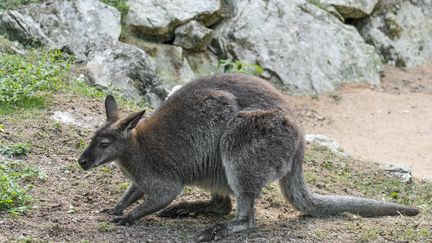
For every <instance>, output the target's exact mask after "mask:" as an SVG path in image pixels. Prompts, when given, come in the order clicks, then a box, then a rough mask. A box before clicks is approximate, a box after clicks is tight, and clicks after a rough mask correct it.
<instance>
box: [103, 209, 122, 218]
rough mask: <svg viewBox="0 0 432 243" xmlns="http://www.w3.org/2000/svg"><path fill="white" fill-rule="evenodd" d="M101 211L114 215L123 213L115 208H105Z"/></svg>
mask: <svg viewBox="0 0 432 243" xmlns="http://www.w3.org/2000/svg"><path fill="white" fill-rule="evenodd" d="M101 212H102V213H106V214H109V215H116V216H120V215H123V212H122V211H119V210H116V209H115V208H105V209H103V210H102V211H101Z"/></svg>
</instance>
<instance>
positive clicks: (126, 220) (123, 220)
mask: <svg viewBox="0 0 432 243" xmlns="http://www.w3.org/2000/svg"><path fill="white" fill-rule="evenodd" d="M134 222H135V220H133V219H131V218H130V217H128V216H121V217H117V218H114V219H113V220H111V223H115V224H116V225H124V226H131V225H133V224H134Z"/></svg>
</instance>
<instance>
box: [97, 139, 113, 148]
mask: <svg viewBox="0 0 432 243" xmlns="http://www.w3.org/2000/svg"><path fill="white" fill-rule="evenodd" d="M110 144H111V141H109V140H105V139H103V140H102V141H101V142H100V143H99V146H100V147H101V148H106V147H108V146H109V145H110Z"/></svg>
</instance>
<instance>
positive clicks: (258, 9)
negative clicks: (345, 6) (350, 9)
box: [215, 0, 381, 94]
mask: <svg viewBox="0 0 432 243" xmlns="http://www.w3.org/2000/svg"><path fill="white" fill-rule="evenodd" d="M232 4H233V7H234V9H235V11H234V14H233V17H232V18H230V19H229V20H227V21H226V22H225V23H224V24H222V25H221V26H220V27H219V28H218V29H217V30H216V31H215V32H216V33H215V36H216V37H217V38H218V41H219V43H220V47H219V48H220V49H222V50H224V52H225V53H226V55H228V56H233V57H235V58H237V59H239V60H244V61H246V62H248V63H257V64H259V65H260V66H261V67H263V68H264V69H265V71H266V72H265V73H264V75H265V76H267V77H268V79H270V80H272V81H273V82H274V83H275V84H276V85H278V86H279V87H281V88H282V89H285V90H289V91H291V92H293V93H297V94H298V93H317V92H318V93H319V92H324V91H329V90H332V89H334V88H336V87H337V86H339V85H340V84H341V83H345V82H369V83H371V84H378V83H379V79H380V76H379V72H380V70H381V60H380V58H379V56H378V55H377V54H376V53H375V50H374V48H373V47H372V46H369V45H367V44H365V43H364V41H363V39H362V38H361V36H360V35H359V34H358V32H357V31H356V29H355V28H354V27H352V26H348V25H344V24H343V23H342V22H341V21H339V20H338V19H337V18H336V17H334V16H333V15H331V14H329V13H328V12H326V11H324V10H322V9H321V8H319V7H317V6H315V5H312V4H310V3H307V2H306V1H303V0H293V1H282V0H269V1H251V0H249V1H247V0H245V1H233V2H232Z"/></svg>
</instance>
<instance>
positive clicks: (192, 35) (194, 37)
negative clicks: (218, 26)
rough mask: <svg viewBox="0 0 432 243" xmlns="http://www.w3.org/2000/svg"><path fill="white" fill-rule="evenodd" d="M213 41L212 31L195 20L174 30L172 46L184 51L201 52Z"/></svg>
mask: <svg viewBox="0 0 432 243" xmlns="http://www.w3.org/2000/svg"><path fill="white" fill-rule="evenodd" d="M212 39H213V30H211V29H209V28H206V27H205V26H203V25H202V24H200V23H198V22H197V21H195V20H192V21H190V22H188V23H187V24H184V25H182V26H179V27H178V28H177V29H176V30H175V39H174V45H176V46H181V47H183V49H186V50H194V51H203V50H205V49H206V48H207V47H208V46H209V45H210V42H211V41H212Z"/></svg>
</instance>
